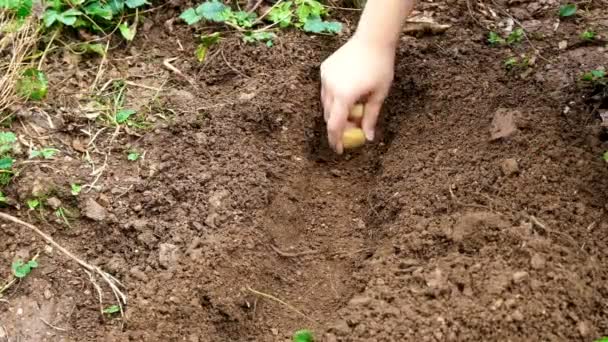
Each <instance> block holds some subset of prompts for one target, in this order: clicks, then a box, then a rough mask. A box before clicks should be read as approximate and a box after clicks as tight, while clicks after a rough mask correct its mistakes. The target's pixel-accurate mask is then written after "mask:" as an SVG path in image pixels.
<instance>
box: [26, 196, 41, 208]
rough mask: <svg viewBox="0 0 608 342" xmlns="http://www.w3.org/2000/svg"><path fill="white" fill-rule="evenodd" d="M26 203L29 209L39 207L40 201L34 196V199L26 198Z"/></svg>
mask: <svg viewBox="0 0 608 342" xmlns="http://www.w3.org/2000/svg"><path fill="white" fill-rule="evenodd" d="M26 204H27V207H28V208H29V209H30V210H36V209H38V208H39V207H40V204H41V202H40V200H38V199H35V198H34V199H29V200H27V201H26Z"/></svg>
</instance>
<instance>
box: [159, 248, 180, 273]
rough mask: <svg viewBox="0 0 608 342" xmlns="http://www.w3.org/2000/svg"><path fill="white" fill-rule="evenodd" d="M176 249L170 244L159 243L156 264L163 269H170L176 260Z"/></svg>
mask: <svg viewBox="0 0 608 342" xmlns="http://www.w3.org/2000/svg"><path fill="white" fill-rule="evenodd" d="M178 252H179V251H178V248H177V246H176V245H173V244H170V243H161V244H160V246H159V252H158V262H159V263H160V264H161V266H163V267H164V268H167V269H169V268H172V267H173V266H174V265H175V264H176V263H177V259H178Z"/></svg>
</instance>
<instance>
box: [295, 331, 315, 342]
mask: <svg viewBox="0 0 608 342" xmlns="http://www.w3.org/2000/svg"><path fill="white" fill-rule="evenodd" d="M314 340H315V339H314V336H313V334H312V331H310V330H308V329H302V330H298V331H296V332H295V333H294V334H293V337H292V341H293V342H314Z"/></svg>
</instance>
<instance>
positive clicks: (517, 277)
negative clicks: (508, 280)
mask: <svg viewBox="0 0 608 342" xmlns="http://www.w3.org/2000/svg"><path fill="white" fill-rule="evenodd" d="M529 277H530V275H529V274H528V272H526V271H518V272H515V273H513V282H514V283H515V284H519V283H521V282H523V281H525V280H527V279H528V278H529Z"/></svg>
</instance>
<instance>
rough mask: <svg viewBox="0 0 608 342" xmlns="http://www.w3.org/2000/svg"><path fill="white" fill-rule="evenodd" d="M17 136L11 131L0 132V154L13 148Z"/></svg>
mask: <svg viewBox="0 0 608 342" xmlns="http://www.w3.org/2000/svg"><path fill="white" fill-rule="evenodd" d="M15 141H17V137H16V136H15V133H13V132H0V155H3V154H5V153H6V152H8V151H10V150H12V149H13V144H14V143H15Z"/></svg>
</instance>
